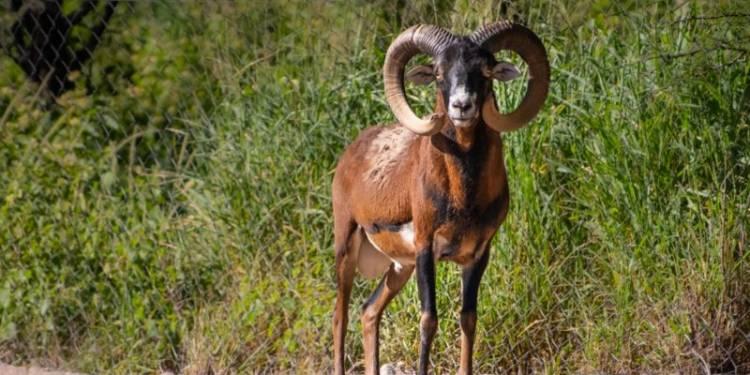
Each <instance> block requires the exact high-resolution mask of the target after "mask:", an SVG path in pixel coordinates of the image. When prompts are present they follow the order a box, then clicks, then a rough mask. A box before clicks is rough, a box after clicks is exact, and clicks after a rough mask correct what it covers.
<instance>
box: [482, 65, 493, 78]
mask: <svg viewBox="0 0 750 375" xmlns="http://www.w3.org/2000/svg"><path fill="white" fill-rule="evenodd" d="M482 75H483V76H484V78H492V69H490V68H489V67H488V66H483V67H482Z"/></svg>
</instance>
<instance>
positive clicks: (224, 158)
mask: <svg viewBox="0 0 750 375" xmlns="http://www.w3.org/2000/svg"><path fill="white" fill-rule="evenodd" d="M405 3H410V2H396V3H395V4H392V3H391V2H386V1H376V2H374V3H371V2H360V1H357V2H354V4H351V3H350V2H345V1H332V2H330V1H329V2H327V1H311V2H308V1H300V0H289V1H281V2H270V1H269V2H262V1H261V2H242V3H239V4H234V5H228V4H221V5H212V4H209V3H205V4H203V3H199V2H196V3H185V4H184V6H181V7H176V6H174V5H173V4H172V3H170V2H150V3H140V4H137V5H134V6H133V9H132V10H129V9H127V8H121V9H120V10H118V12H119V13H118V14H117V15H116V17H115V19H116V20H117V24H116V25H114V26H113V27H112V28H111V29H110V30H109V35H108V37H107V40H106V41H105V43H103V46H102V47H101V49H100V50H99V51H98V52H97V55H96V56H95V58H94V65H93V66H94V68H93V69H91V71H90V72H89V75H90V79H91V81H92V84H93V86H94V87H95V88H96V90H95V91H94V92H93V94H92V95H87V94H86V92H85V86H86V84H85V83H84V79H83V78H79V79H78V80H77V81H76V82H77V83H78V86H79V87H78V89H76V90H75V91H74V92H71V93H68V94H66V96H65V97H63V98H61V100H60V105H58V106H56V107H54V108H52V109H49V110H46V109H44V108H43V106H42V105H41V104H40V103H39V100H37V98H36V97H35V95H34V93H35V88H34V87H32V86H31V85H29V84H27V83H25V81H24V77H23V76H22V74H21V72H20V70H19V69H17V68H15V67H14V66H13V64H12V63H11V62H10V61H9V59H7V58H6V57H0V116H3V115H5V116H4V117H5V118H4V122H0V169H1V170H2V173H0V198H2V199H0V360H2V361H5V362H10V363H14V364H27V363H30V362H35V363H42V364H48V365H52V366H57V367H64V368H70V369H77V370H81V371H87V372H95V373H133V372H146V373H147V372H153V371H156V370H159V369H176V370H181V371H183V372H185V373H193V374H198V373H207V372H208V371H209V369H211V371H213V372H214V373H218V372H223V371H229V372H266V371H274V372H275V371H279V372H289V371H291V370H296V371H299V372H303V373H308V372H310V373H312V372H315V371H321V370H323V371H325V370H329V369H330V365H331V357H332V353H331V333H330V331H331V329H330V322H331V313H332V308H333V303H334V296H335V285H334V278H333V263H334V259H333V250H332V224H331V211H330V183H331V179H332V171H333V169H334V167H335V163H336V160H337V157H338V155H339V154H340V152H341V151H342V150H343V148H344V147H345V146H346V144H347V143H348V142H350V141H351V140H353V139H354V137H355V136H356V135H357V133H358V132H359V131H360V130H362V129H364V128H365V127H367V126H369V125H372V124H377V123H385V122H389V121H392V115H391V114H390V113H389V111H388V109H387V106H386V104H385V102H384V98H383V93H382V82H381V80H380V79H381V76H380V68H381V66H382V61H383V57H384V51H385V49H386V48H387V46H388V44H389V43H390V41H391V40H392V38H393V37H394V36H395V35H396V34H397V33H398V32H399V31H400V30H402V29H403V28H405V27H406V26H408V25H411V24H413V23H416V22H429V23H437V24H441V25H444V26H448V27H451V28H453V29H454V30H457V31H467V30H471V29H473V28H474V27H475V26H477V25H478V24H480V23H482V22H484V21H490V20H494V19H497V18H499V17H500V16H499V14H500V6H499V5H498V4H497V3H499V2H497V1H489V0H488V1H482V2H478V4H474V3H473V2H469V1H462V0H456V1H448V0H441V1H422V2H417V4H416V5H408V4H405ZM532 3H536V2H525V1H519V2H513V4H512V5H511V6H510V7H509V12H510V15H511V16H512V15H514V14H516V15H518V16H520V17H521V18H522V19H524V20H525V21H526V22H527V23H528V25H529V26H530V27H531V28H532V29H533V30H535V31H536V32H537V33H538V34H539V35H540V36H541V38H542V40H543V41H544V42H545V44H546V46H547V49H548V53H549V55H550V61H551V64H552V73H553V76H552V79H553V81H552V87H551V93H550V97H549V99H548V102H547V105H546V107H545V109H544V110H543V111H542V113H541V114H540V115H539V116H538V117H537V119H536V120H535V121H534V122H533V123H532V124H530V125H529V126H528V127H526V128H524V129H523V130H520V131H517V132H514V133H511V134H507V135H504V136H503V139H504V143H505V146H506V149H505V156H506V164H507V168H508V175H509V179H510V190H511V211H510V213H509V215H508V219H507V220H506V222H505V223H504V224H503V226H502V228H501V230H500V233H499V235H498V236H497V239H496V240H495V243H494V246H493V249H492V257H491V264H490V266H489V268H488V271H487V273H486V276H485V278H484V280H483V282H482V287H481V293H480V302H479V327H478V345H477V351H476V366H475V367H476V369H477V370H478V371H479V372H480V373H501V372H506V371H514V372H521V373H525V372H541V373H570V372H581V373H591V372H604V373H633V372H637V373H642V372H645V373H661V372H667V373H675V372H681V373H702V372H703V371H704V369H705V368H706V367H710V368H713V369H714V371H729V370H730V369H732V368H734V369H736V370H737V372H738V373H744V372H747V371H750V341H748V338H747V336H746V333H747V332H749V331H750V324H749V323H748V322H750V259H748V251H747V250H748V249H747V244H748V219H749V218H750V185H749V182H750V181H749V180H750V54H748V51H747V50H748V47H750V33H749V31H748V29H747V27H746V25H747V21H748V18H747V17H731V18H719V19H711V18H708V19H700V18H696V17H713V16H717V15H721V14H728V13H743V14H747V13H750V4H748V3H747V2H746V1H733V2H730V1H719V2H714V1H694V2H690V1H688V2H685V3H684V4H683V3H681V2H679V1H678V2H676V3H673V2H656V3H654V2H638V1H620V2H610V1H597V2H594V3H590V4H584V3H583V2H575V1H557V2H547V3H545V5H543V6H539V5H533V4H532ZM680 4H682V5H680ZM0 19H2V18H0ZM722 43H723V44H722ZM727 47H729V48H727ZM514 61H518V60H517V59H514ZM107 67H110V69H106V68H107ZM498 90H499V91H498V92H500V93H502V95H501V98H503V99H504V100H505V101H506V102H510V103H517V102H518V100H519V98H520V95H521V93H522V92H521V90H522V85H521V84H513V85H510V86H509V87H507V88H502V89H498ZM410 93H411V94H412V95H413V97H414V99H415V100H414V101H415V104H417V105H416V107H418V108H420V110H421V113H424V112H425V111H427V110H428V108H429V106H430V105H431V104H432V101H433V95H434V94H433V92H432V90H431V89H429V88H428V89H410ZM6 113H7V114H6ZM458 276H459V272H458V269H457V267H455V266H454V265H451V264H441V265H440V266H439V269H438V280H439V285H438V293H437V294H438V306H439V315H440V328H439V331H438V336H437V339H436V341H435V344H434V348H433V353H434V354H433V357H432V358H433V364H434V366H435V369H436V372H437V373H451V372H455V371H456V369H457V361H458V353H459V342H458V338H459V328H458V323H457V313H458V306H459V305H458V300H459V293H458V291H459V285H460V279H459V277H458ZM374 287H375V282H374V281H364V280H361V279H360V280H358V281H357V284H356V287H355V294H354V297H353V298H352V309H351V310H352V318H353V319H351V323H350V327H349V335H348V340H347V344H348V345H347V349H348V355H349V365H350V366H352V367H354V368H358V366H361V358H362V348H361V344H360V340H361V333H360V327H359V320H358V319H356V317H357V311H358V306H359V305H360V304H361V302H363V301H364V299H365V298H366V296H367V295H368V294H369V293H370V291H371V290H372V289H373V288H374ZM418 316H419V304H418V299H417V295H416V285H414V283H410V284H408V286H407V287H406V288H405V289H404V291H403V292H402V293H401V294H400V295H399V296H398V297H397V298H396V299H395V300H394V302H393V303H392V304H391V306H390V307H389V309H388V310H387V312H386V315H385V318H384V321H383V324H382V326H381V343H382V348H381V359H382V360H383V361H384V362H385V361H388V362H395V361H400V360H403V361H406V362H407V363H414V362H415V361H416V359H417V350H418V345H417V344H418ZM732 363H733V364H732ZM732 366H734V367H732Z"/></svg>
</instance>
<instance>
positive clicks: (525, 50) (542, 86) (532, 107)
mask: <svg viewBox="0 0 750 375" xmlns="http://www.w3.org/2000/svg"><path fill="white" fill-rule="evenodd" d="M469 38H470V39H471V41H473V42H474V43H476V44H478V45H480V46H481V47H483V48H485V49H487V50H488V51H490V52H491V53H495V52H497V51H499V50H504V49H507V50H511V51H513V52H515V53H517V54H519V55H520V56H521V58H522V59H523V60H524V61H525V62H526V64H527V65H528V66H529V84H528V87H527V88H526V96H524V98H523V101H522V102H521V104H520V105H519V106H518V108H516V109H515V110H514V111H513V112H511V113H508V114H502V113H500V112H498V109H497V105H496V103H495V101H494V100H490V99H489V98H488V100H486V101H485V102H484V104H483V105H482V116H483V117H484V121H485V122H486V123H487V125H489V126H490V127H491V128H492V129H495V130H496V131H498V132H508V131H511V130H516V129H518V128H520V127H522V126H524V125H525V124H526V123H528V122H529V121H531V120H532V119H533V118H534V116H536V114H537V113H539V111H540V110H541V109H542V106H543V105H544V100H545V99H546V98H547V93H548V91H549V81H550V69H549V62H548V61H547V51H546V50H545V49H544V44H542V41H541V40H540V39H539V37H538V36H536V34H534V32H532V31H531V30H529V29H527V28H525V27H523V26H521V25H517V24H514V23H512V22H509V21H498V22H495V23H492V24H489V25H485V26H483V27H481V28H480V29H478V30H477V31H475V32H474V33H473V34H471V36H470V37H469ZM492 97H493V98H494V95H493V96H492Z"/></svg>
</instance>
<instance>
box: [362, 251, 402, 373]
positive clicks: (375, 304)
mask: <svg viewBox="0 0 750 375" xmlns="http://www.w3.org/2000/svg"><path fill="white" fill-rule="evenodd" d="M413 271H414V266H403V267H400V270H398V271H397V270H396V267H395V265H394V264H391V266H390V268H388V272H387V273H386V274H385V276H383V279H382V280H380V284H378V287H377V288H376V289H375V291H374V292H373V293H372V295H371V296H370V298H368V299H367V302H365V304H364V305H363V306H362V332H363V334H362V336H363V341H364V347H365V374H366V375H377V374H378V371H379V370H378V368H379V366H380V364H379V362H380V360H379V358H378V354H379V347H378V346H379V345H378V340H379V332H378V331H379V326H380V317H381V316H382V315H383V310H385V308H386V306H388V303H389V302H391V300H392V299H393V297H395V296H396V295H397V294H398V292H399V291H401V288H403V287H404V285H405V284H406V282H407V281H409V277H410V276H411V274H412V272H413Z"/></svg>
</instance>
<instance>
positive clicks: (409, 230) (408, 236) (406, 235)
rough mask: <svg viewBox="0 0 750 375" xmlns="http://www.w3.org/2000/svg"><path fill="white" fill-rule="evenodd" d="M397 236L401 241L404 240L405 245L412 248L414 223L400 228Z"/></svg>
mask: <svg viewBox="0 0 750 375" xmlns="http://www.w3.org/2000/svg"><path fill="white" fill-rule="evenodd" d="M398 234H400V235H401V239H402V240H404V242H406V243H407V244H409V245H411V246H414V223H413V222H411V221H410V222H408V223H406V224H404V225H402V226H401V229H400V230H399V231H398Z"/></svg>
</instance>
